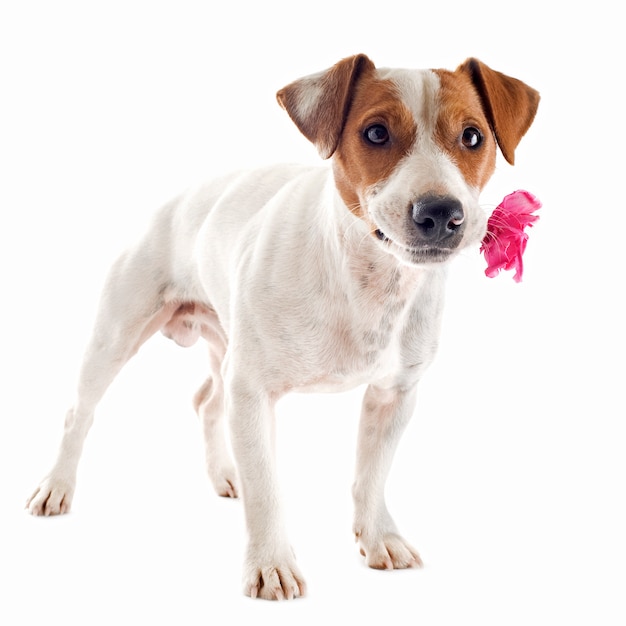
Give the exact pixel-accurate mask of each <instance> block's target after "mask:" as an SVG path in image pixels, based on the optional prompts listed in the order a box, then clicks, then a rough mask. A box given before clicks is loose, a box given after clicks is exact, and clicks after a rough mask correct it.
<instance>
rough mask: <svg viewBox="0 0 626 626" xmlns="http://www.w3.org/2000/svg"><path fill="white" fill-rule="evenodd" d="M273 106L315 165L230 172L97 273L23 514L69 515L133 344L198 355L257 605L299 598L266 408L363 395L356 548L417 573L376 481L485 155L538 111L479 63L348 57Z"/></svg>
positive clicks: (213, 475) (205, 417) (292, 87)
mask: <svg viewBox="0 0 626 626" xmlns="http://www.w3.org/2000/svg"><path fill="white" fill-rule="evenodd" d="M277 98H278V102H279V103H280V105H281V106H282V107H283V108H284V109H285V110H286V111H287V113H288V114H289V115H290V117H291V118H292V119H293V121H294V123H295V124H296V126H297V127H298V128H299V129H300V131H301V132H302V133H303V134H304V135H305V137H306V138H307V139H309V140H310V141H311V142H313V144H315V146H316V147H317V150H318V151H319V153H320V155H321V156H322V158H324V159H329V158H331V157H332V160H331V161H330V166H329V167H303V166H297V165H279V166H273V167H267V168H264V169H258V170H255V171H248V172H243V173H234V174H231V175H227V176H224V177H222V178H219V179H218V180H214V181H212V182H210V183H208V184H206V185H204V186H202V187H200V188H198V189H196V190H194V191H193V192H190V193H187V194H185V195H182V196H181V197H179V198H177V199H176V200H174V201H172V202H170V203H169V204H167V205H166V206H165V207H164V208H163V209H162V210H161V211H160V212H158V213H157V215H156V217H155V219H154V221H153V222H152V225H151V227H150V228H149V230H148V231H147V233H146V235H145V236H144V237H143V239H142V240H141V241H139V243H138V244H137V245H136V246H134V247H132V248H131V249H129V250H128V251H127V252H126V253H125V254H123V255H122V256H121V258H119V259H118V260H117V262H116V263H115V264H114V265H113V267H112V269H111V272H110V274H109V277H108V280H107V282H106V285H105V287H104V291H103V295H102V300H101V302H100V306H99V312H98V315H97V319H96V323H95V328H94V331H93V335H92V338H91V340H90V343H89V345H88V347H87V350H86V353H85V357H84V362H83V364H82V369H81V372H80V377H79V381H78V389H77V396H76V401H75V403H74V405H73V406H72V408H70V410H69V411H68V413H67V416H66V419H65V429H64V434H63V438H62V442H61V446H60V450H59V454H58V458H57V460H56V463H55V464H54V466H53V468H52V471H51V472H50V473H49V474H48V475H47V476H46V477H45V478H44V479H43V481H42V482H41V484H40V485H39V487H38V488H37V490H36V491H35V492H34V494H33V495H32V496H31V497H30V499H29V500H28V502H27V505H26V506H27V508H28V509H29V510H30V512H31V513H33V514H34V515H57V514H61V513H67V512H68V511H69V509H70V505H71V503H72V497H73V495H74V488H75V482H76V470H77V466H78V462H79V458H80V455H81V450H82V448H83V443H84V440H85V437H86V435H87V431H88V430H89V428H90V426H91V424H92V421H93V416H94V410H95V408H96V405H97V404H98V402H99V400H100V399H101V398H102V396H103V394H104V392H105V390H106V389H107V387H108V386H109V384H110V383H111V382H112V380H113V379H114V377H115V376H116V375H117V373H118V372H119V371H120V369H121V368H122V366H123V365H124V364H125V363H126V362H127V361H128V360H129V359H130V358H131V357H132V356H133V355H134V354H135V353H136V352H137V350H138V349H139V347H140V346H141V345H142V344H143V343H144V341H146V340H147V339H148V338H149V337H151V336H152V335H153V334H155V333H156V332H157V331H159V330H160V331H162V332H163V333H164V334H165V335H166V336H167V337H169V338H171V339H173V340H174V341H176V342H177V343H178V344H180V345H182V346H191V345H192V344H193V343H194V342H195V341H196V340H197V339H198V338H199V337H203V338H204V339H205V340H206V341H207V343H208V346H209V354H210V372H211V373H210V376H209V378H208V379H207V381H206V382H205V383H204V384H203V386H202V387H201V389H200V390H199V391H198V392H197V394H196V396H195V398H194V404H195V408H196V410H197V412H198V414H199V416H200V418H201V422H202V427H203V435H204V440H205V444H206V464H207V468H208V473H209V476H210V479H211V481H212V483H213V485H214V487H215V490H216V491H217V493H218V494H219V495H221V496H228V497H232V498H234V497H237V496H238V495H241V496H242V499H243V504H244V508H245V516H246V523H247V529H248V539H249V543H248V548H247V553H246V559H245V567H244V577H243V580H244V592H245V593H246V594H248V595H250V596H252V597H260V598H267V599H287V598H294V597H297V596H302V595H303V594H304V593H305V583H304V579H303V577H302V575H301V573H300V571H299V569H298V566H297V564H296V560H295V558H294V554H293V552H292V549H291V546H290V543H289V539H288V536H287V532H286V529H285V524H284V520H283V514H282V512H281V503H280V500H279V495H278V488H277V476H276V467H275V462H274V451H273V424H274V405H275V404H276V402H277V400H278V399H279V398H280V397H281V396H283V395H284V394H286V393H287V392H290V391H323V390H332V391H337V390H345V389H350V388H353V387H355V386H357V385H362V384H367V385H368V386H367V389H366V391H365V395H364V399H363V406H362V413H361V419H360V425H359V435H358V447H357V458H356V478H355V482H354V486H353V496H354V507H355V512H354V533H355V535H356V538H357V540H358V542H359V544H360V550H361V553H362V554H363V555H364V557H365V560H366V563H367V565H369V566H370V567H373V568H377V569H400V568H408V567H417V566H420V565H421V560H420V557H419V555H418V553H417V551H416V550H415V549H414V548H413V547H412V546H411V545H410V543H409V542H408V541H406V539H404V538H403V537H402V536H401V535H400V534H399V533H398V530H397V528H396V524H395V523H394V520H393V519H392V518H391V515H390V514H389V512H388V510H387V507H386V504H385V498H384V487H385V481H386V478H387V475H388V472H389V469H390V466H391V462H392V458H393V455H394V451H395V449H396V446H397V444H398V441H399V439H400V435H401V434H402V432H403V430H404V428H405V426H406V424H407V422H408V420H409V418H410V417H411V414H412V413H413V410H414V406H415V398H416V387H417V383H418V381H419V379H420V376H421V375H422V373H423V372H424V370H425V369H426V367H427V366H428V365H429V363H430V362H431V361H432V359H433V356H434V355H435V351H436V349H437V342H438V335H439V327H440V321H441V313H442V307H443V291H444V281H445V276H446V266H447V265H448V261H450V259H451V258H452V257H454V256H455V254H457V253H458V252H459V251H460V250H462V249H463V248H466V247H467V246H470V245H473V244H477V243H478V242H480V240H481V239H482V237H483V236H484V234H485V228H486V216H485V214H484V213H483V211H482V210H481V208H480V205H479V200H478V199H479V193H480V191H481V190H482V189H483V187H484V186H485V184H486V183H487V181H488V180H489V178H490V177H491V175H492V173H493V171H494V169H495V162H496V147H497V146H499V148H500V150H501V152H502V154H503V155H504V157H505V159H506V160H507V161H508V162H509V163H511V164H512V163H513V161H514V151H515V149H516V147H517V145H518V143H519V141H520V140H521V138H522V136H523V135H524V134H525V133H526V131H527V130H528V128H529V126H530V125H531V123H532V121H533V118H534V116H535V113H536V110H537V106H538V103H539V94H538V93H537V92H536V91H535V90H534V89H532V88H530V87H529V86H527V85H526V84H524V83H523V82H521V81H519V80H517V79H515V78H511V77H509V76H506V75H504V74H502V73H500V72H497V71H494V70H493V69H491V68H489V67H488V66H487V65H485V64H484V63H481V62H480V61H478V60H476V59H468V60H467V61H465V62H464V63H463V64H462V65H460V66H459V67H458V68H457V69H456V70H455V71H453V72H451V71H447V70H405V69H377V68H376V67H375V66H374V64H373V63H372V61H371V60H370V59H369V58H368V57H367V56H365V55H362V54H359V55H355V56H352V57H349V58H346V59H343V60H341V61H340V62H339V63H337V64H336V65H334V66H333V67H331V68H330V69H328V70H325V71H322V72H319V73H317V74H313V75H310V76H306V77H304V78H301V79H299V80H296V81H294V82H293V83H291V84H289V85H287V86H286V87H285V88H284V89H281V90H280V91H279V92H278V94H277ZM224 415H226V416H227V417H228V424H229V428H230V442H231V448H232V451H233V453H234V458H235V463H233V462H232V460H231V457H230V453H229V451H228V446H227V442H226V438H225V429H224Z"/></svg>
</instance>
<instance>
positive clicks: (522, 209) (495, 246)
mask: <svg viewBox="0 0 626 626" xmlns="http://www.w3.org/2000/svg"><path fill="white" fill-rule="evenodd" d="M540 207H541V202H540V201H539V200H538V199H537V198H536V197H535V196H533V194H531V193H529V192H528V191H523V190H519V191H514V192H513V193H511V194H509V195H508V196H506V197H505V198H504V200H502V202H501V203H500V204H499V205H498V206H497V207H496V208H495V210H494V211H493V213H492V214H491V217H490V218H489V219H488V220H487V234H486V235H485V237H484V239H483V241H482V245H481V247H480V251H481V252H482V253H483V254H484V255H485V259H486V261H487V269H486V270H485V274H486V275H487V276H489V277H490V278H493V277H494V276H497V275H498V274H499V273H500V270H503V269H504V270H511V269H514V270H515V274H514V276H513V280H515V281H516V282H520V281H521V280H522V274H523V272H524V264H523V262H522V256H523V254H524V250H526V243H527V242H528V235H527V234H526V233H525V232H524V229H525V228H526V227H527V226H532V225H533V224H534V222H536V221H537V220H538V219H539V216H538V215H532V213H533V212H534V211H536V210H537V209H539V208H540Z"/></svg>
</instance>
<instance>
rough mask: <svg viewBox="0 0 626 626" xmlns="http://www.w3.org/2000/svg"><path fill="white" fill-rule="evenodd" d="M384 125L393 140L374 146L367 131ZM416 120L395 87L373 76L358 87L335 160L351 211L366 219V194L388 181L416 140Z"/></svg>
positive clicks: (343, 194) (339, 182)
mask: <svg viewBox="0 0 626 626" xmlns="http://www.w3.org/2000/svg"><path fill="white" fill-rule="evenodd" d="M373 124H381V125H383V126H385V128H387V130H388V131H389V137H390V139H389V141H388V142H387V143H386V144H384V145H372V144H370V143H369V142H368V141H367V140H366V138H365V136H364V132H365V130H366V129H367V128H368V127H369V126H371V125H373ZM415 133H416V125H415V120H414V119H413V116H412V114H411V112H410V111H409V110H408V108H407V107H406V106H405V105H404V104H403V103H402V101H401V99H400V96H399V94H398V91H397V89H396V87H395V85H394V84H393V83H392V82H391V81H389V80H381V79H378V78H376V77H375V75H374V74H373V73H370V74H369V75H367V76H364V77H363V78H362V80H360V81H359V83H358V85H357V86H356V89H355V92H354V96H353V100H352V105H351V107H350V111H349V113H348V117H347V119H346V122H345V126H344V129H343V133H342V135H341V139H340V142H339V145H338V147H337V150H336V152H335V155H334V159H333V169H334V174H335V180H336V183H337V188H338V190H339V193H340V194H341V197H342V198H343V200H344V202H345V203H346V205H347V206H348V208H349V209H350V210H351V211H352V212H353V213H354V214H355V215H358V216H359V217H364V215H363V213H364V212H363V208H362V206H361V198H362V197H363V192H364V191H365V190H366V189H367V188H368V187H371V186H373V185H376V184H379V183H380V182H382V181H384V180H385V179H386V178H388V177H389V175H390V174H391V173H392V171H393V169H394V168H395V167H396V165H397V164H398V162H399V161H400V159H402V157H404V156H405V155H406V154H407V153H408V151H409V149H410V148H411V146H412V145H413V142H414V141H415Z"/></svg>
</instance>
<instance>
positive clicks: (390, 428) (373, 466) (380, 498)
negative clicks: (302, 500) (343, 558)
mask: <svg viewBox="0 0 626 626" xmlns="http://www.w3.org/2000/svg"><path fill="white" fill-rule="evenodd" d="M415 392H416V389H415V387H412V388H411V389H408V390H401V389H383V388H380V387H376V386H374V385H370V386H369V387H368V388H367V390H366V392H365V397H364V398H363V407H362V411H361V421H360V425H359V438H358V448H357V466H356V479H355V482H354V486H353V497H354V505H355V512H354V533H355V535H356V539H357V541H358V542H359V544H360V547H361V554H363V556H365V559H366V562H367V564H368V565H369V566H370V567H373V568H375V569H403V568H407V567H420V566H421V565H422V561H421V559H420V557H419V554H418V553H417V551H416V550H415V549H414V548H413V547H412V546H411V545H410V544H409V543H408V542H407V541H406V540H405V539H404V538H403V537H402V536H400V534H399V533H398V530H397V528H396V525H395V523H394V521H393V519H392V518H391V515H390V514H389V511H388V510H387V505H386V503H385V496H384V489H385V481H386V479H387V475H388V474H389V469H390V467H391V462H392V459H393V455H394V453H395V451H396V448H397V445H398V442H399V440H400V436H401V435H402V433H403V431H404V429H405V427H406V425H407V423H408V421H409V419H410V417H411V414H412V412H413V409H414V407H415Z"/></svg>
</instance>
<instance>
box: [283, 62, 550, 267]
mask: <svg viewBox="0 0 626 626" xmlns="http://www.w3.org/2000/svg"><path fill="white" fill-rule="evenodd" d="M277 98H278V101H279V103H280V104H281V106H282V107H283V108H284V109H286V110H287V112H288V113H289V115H290V116H291V118H292V119H293V121H294V122H295V124H296V125H297V126H298V128H299V129H300V130H301V132H302V133H303V134H304V135H305V136H306V137H307V138H308V139H309V140H310V141H312V142H313V143H314V144H315V145H316V147H317V149H318V151H319V153H320V155H321V156H322V157H323V158H329V157H331V156H332V157H333V170H334V176H335V181H336V185H337V189H338V190H339V193H340V195H341V197H342V199H343V201H344V202H345V204H346V206H347V207H348V209H349V210H350V211H352V212H353V213H354V214H355V215H356V216H358V217H359V218H360V219H362V220H363V221H364V222H365V224H366V225H367V227H368V228H369V231H370V233H371V236H372V237H374V238H376V239H377V240H378V241H379V243H380V245H381V246H383V247H384V248H385V249H386V250H388V251H389V252H391V253H392V254H394V255H395V256H396V257H397V258H398V259H400V260H402V261H404V262H409V263H413V264H418V263H428V262H438V261H444V260H446V259H448V258H449V257H450V256H451V255H452V254H453V253H454V252H456V251H457V250H460V249H462V248H463V247H465V246H467V245H470V244H472V243H475V242H477V241H479V240H480V239H481V238H482V237H483V235H484V231H485V222H486V216H485V215H484V213H483V211H482V210H481V209H480V207H479V205H478V196H479V193H480V191H481V190H482V189H483V187H484V186H485V184H486V183H487V181H488V180H489V178H490V177H491V175H492V174H493V171H494V169H495V162H496V147H497V146H499V147H500V150H501V151H502V154H503V155H504V157H505V159H506V160H507V161H508V162H509V163H511V164H512V163H513V162H514V153H515V149H516V147H517V145H518V143H519V142H520V140H521V138H522V136H523V135H524V133H525V132H526V131H527V130H528V128H529V126H530V125H531V123H532V121H533V119H534V116H535V113H536V111H537V106H538V103H539V94H538V93H537V92H536V91H535V90H534V89H532V88H531V87H529V86H528V85H526V84H524V83H523V82H521V81H519V80H517V79H515V78H511V77H509V76H506V75H504V74H502V73H500V72H496V71H494V70H492V69H491V68H489V67H487V66H486V65H485V64H484V63H481V62H480V61H478V60H476V59H468V60H467V61H465V62H464V63H463V64H462V65H460V66H459V67H458V68H457V69H456V70H455V71H454V72H450V71H447V70H401V69H377V68H375V67H374V64H373V63H372V61H371V60H370V59H369V58H368V57H366V56H365V55H356V56H353V57H349V58H347V59H344V60H342V61H340V62H339V63H337V64H336V65H335V66H333V67H332V68H330V69H328V70H326V71H324V72H320V73H317V74H314V75H311V76H306V77H304V78H301V79H299V80H296V81H295V82H293V83H291V84H289V85H287V86H286V87H285V88H284V89H281V90H280V91H279V92H278V94H277Z"/></svg>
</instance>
